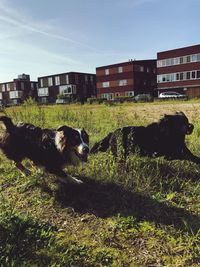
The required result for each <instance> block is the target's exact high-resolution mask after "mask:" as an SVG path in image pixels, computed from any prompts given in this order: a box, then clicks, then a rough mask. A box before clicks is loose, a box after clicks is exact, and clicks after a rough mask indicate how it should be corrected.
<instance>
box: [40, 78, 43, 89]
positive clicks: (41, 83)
mask: <svg viewBox="0 0 200 267" xmlns="http://www.w3.org/2000/svg"><path fill="white" fill-rule="evenodd" d="M43 86H44V82H43V79H40V87H43Z"/></svg>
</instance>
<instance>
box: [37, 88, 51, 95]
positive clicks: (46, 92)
mask: <svg viewBox="0 0 200 267" xmlns="http://www.w3.org/2000/svg"><path fill="white" fill-rule="evenodd" d="M38 96H40V97H41V96H49V88H48V87H42V88H38Z"/></svg>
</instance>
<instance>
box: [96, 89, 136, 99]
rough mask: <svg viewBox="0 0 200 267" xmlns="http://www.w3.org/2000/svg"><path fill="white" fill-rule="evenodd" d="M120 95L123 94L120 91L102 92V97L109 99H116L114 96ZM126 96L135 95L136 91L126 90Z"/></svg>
mask: <svg viewBox="0 0 200 267" xmlns="http://www.w3.org/2000/svg"><path fill="white" fill-rule="evenodd" d="M119 96H121V94H120V93H119V92H116V93H105V94H101V98H105V99H107V100H111V99H114V97H119ZM125 96H134V91H126V92H125Z"/></svg>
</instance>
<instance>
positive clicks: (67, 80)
mask: <svg viewBox="0 0 200 267" xmlns="http://www.w3.org/2000/svg"><path fill="white" fill-rule="evenodd" d="M65 78H66V84H69V75H68V74H66V76H65Z"/></svg>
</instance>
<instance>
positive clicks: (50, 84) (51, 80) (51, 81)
mask: <svg viewBox="0 0 200 267" xmlns="http://www.w3.org/2000/svg"><path fill="white" fill-rule="evenodd" d="M48 86H53V78H52V77H49V78H48Z"/></svg>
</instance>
